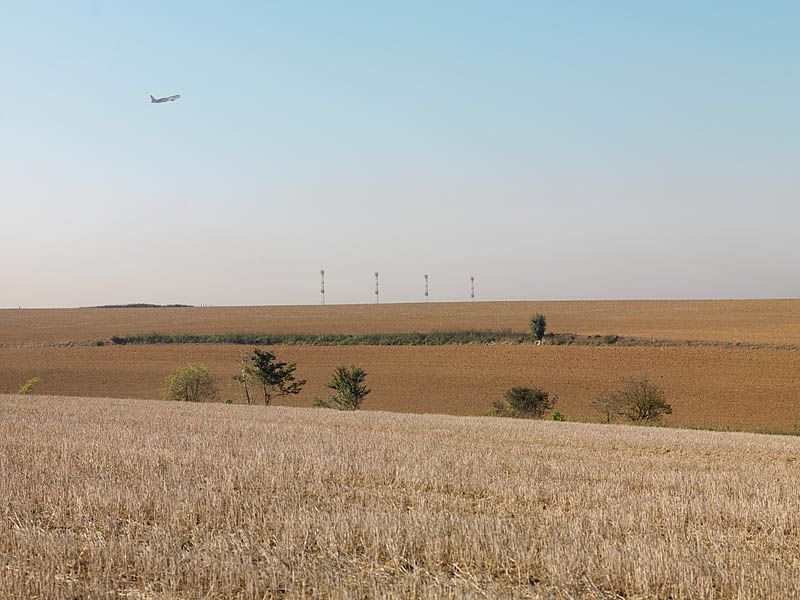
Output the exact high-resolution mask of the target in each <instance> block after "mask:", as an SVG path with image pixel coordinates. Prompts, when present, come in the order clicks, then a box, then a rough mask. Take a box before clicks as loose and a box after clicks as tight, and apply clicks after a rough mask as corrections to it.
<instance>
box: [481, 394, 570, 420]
mask: <svg viewBox="0 0 800 600" xmlns="http://www.w3.org/2000/svg"><path fill="white" fill-rule="evenodd" d="M556 400H557V398H555V397H553V398H550V395H549V394H548V393H547V392H545V391H544V390H540V389H539V388H529V387H513V388H511V389H510V390H508V391H507V392H506V393H505V396H504V399H503V400H498V401H497V402H495V403H494V412H495V414H496V415H498V416H501V417H516V418H520V419H539V418H541V417H542V416H543V415H544V413H546V412H547V411H548V410H550V409H551V408H553V407H554V406H555V404H556Z"/></svg>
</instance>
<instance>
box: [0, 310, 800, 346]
mask: <svg viewBox="0 0 800 600" xmlns="http://www.w3.org/2000/svg"><path fill="white" fill-rule="evenodd" d="M534 312H542V313H544V314H545V315H547V320H548V327H549V330H550V331H558V332H573V333H580V334H586V335H590V334H597V335H605V334H616V335H623V336H630V337H649V338H657V339H673V340H714V341H729V342H754V343H766V344H800V300H708V301H591V302H564V301H556V302H449V303H437V302H431V303H417V304H413V303H410V304H381V305H374V304H356V305H331V306H243V307H206V308H134V309H122V308H111V309H108V308H106V309H100V308H82V309H21V310H20V309H17V310H13V309H7V310H0V344H24V343H45V342H63V341H86V340H94V339H108V338H110V337H111V336H112V335H127V334H134V333H151V332H154V331H155V332H158V333H169V334H182V333H189V334H219V333H230V332H252V333H387V332H389V333H394V332H414V331H432V330H456V329H506V328H509V329H511V330H512V331H517V332H523V331H526V330H527V326H528V319H529V318H530V316H531V314H533V313H534Z"/></svg>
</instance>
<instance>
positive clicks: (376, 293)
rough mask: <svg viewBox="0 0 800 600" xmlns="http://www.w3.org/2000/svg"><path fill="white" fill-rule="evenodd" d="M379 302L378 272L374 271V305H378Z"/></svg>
mask: <svg viewBox="0 0 800 600" xmlns="http://www.w3.org/2000/svg"><path fill="white" fill-rule="evenodd" d="M379 302H380V300H378V272H377V271H375V304H378V303H379Z"/></svg>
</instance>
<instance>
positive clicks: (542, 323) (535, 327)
mask: <svg viewBox="0 0 800 600" xmlns="http://www.w3.org/2000/svg"><path fill="white" fill-rule="evenodd" d="M529 326H530V329H531V337H533V340H534V341H535V342H541V341H542V338H543V337H544V332H545V330H546V329H547V319H545V316H544V315H543V314H541V313H536V314H535V315H533V316H532V317H531V320H530V323H529Z"/></svg>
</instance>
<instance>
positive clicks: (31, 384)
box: [17, 377, 42, 396]
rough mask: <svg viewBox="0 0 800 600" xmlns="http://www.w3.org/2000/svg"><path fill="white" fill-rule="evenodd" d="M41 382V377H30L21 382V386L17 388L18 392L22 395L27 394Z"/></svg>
mask: <svg viewBox="0 0 800 600" xmlns="http://www.w3.org/2000/svg"><path fill="white" fill-rule="evenodd" d="M41 383H42V379H41V377H31V378H30V379H28V381H26V382H25V383H23V384H22V387H20V388H19V391H18V392H17V393H18V394H22V395H23V396H27V395H28V394H32V393H33V390H34V388H36V387H37V386H38V385H39V384H41Z"/></svg>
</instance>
